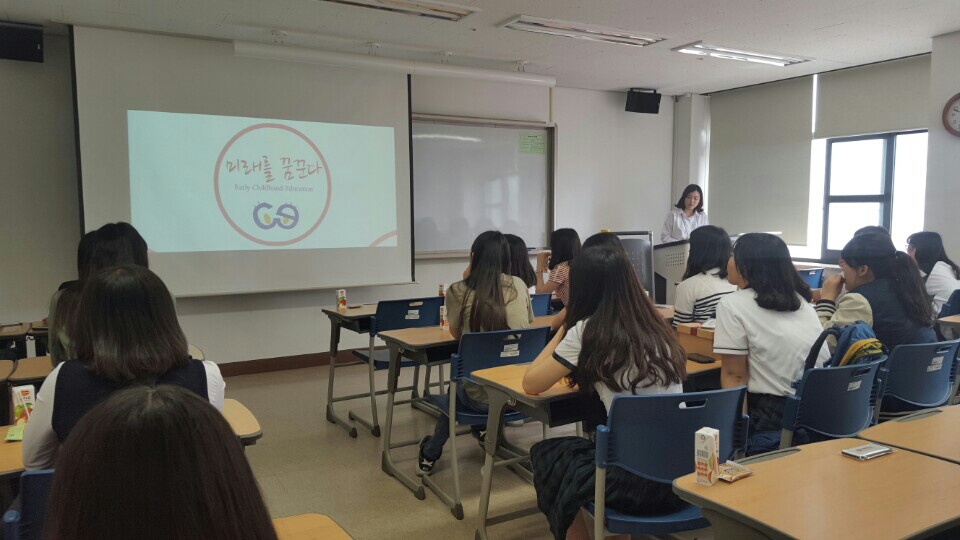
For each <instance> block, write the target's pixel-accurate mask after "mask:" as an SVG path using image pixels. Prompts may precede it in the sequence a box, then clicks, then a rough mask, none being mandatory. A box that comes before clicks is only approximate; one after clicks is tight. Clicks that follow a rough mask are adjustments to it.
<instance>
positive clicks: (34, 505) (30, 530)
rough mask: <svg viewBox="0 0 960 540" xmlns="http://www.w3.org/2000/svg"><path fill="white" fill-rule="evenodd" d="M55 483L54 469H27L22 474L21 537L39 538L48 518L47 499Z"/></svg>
mask: <svg viewBox="0 0 960 540" xmlns="http://www.w3.org/2000/svg"><path fill="white" fill-rule="evenodd" d="M52 483H53V469H45V470H40V471H26V472H24V473H23V474H22V475H21V476H20V503H21V510H20V526H19V530H20V539H21V540H34V539H37V540H39V539H40V538H41V537H42V536H43V523H44V521H46V518H47V499H48V498H49V496H50V485H51V484H52Z"/></svg>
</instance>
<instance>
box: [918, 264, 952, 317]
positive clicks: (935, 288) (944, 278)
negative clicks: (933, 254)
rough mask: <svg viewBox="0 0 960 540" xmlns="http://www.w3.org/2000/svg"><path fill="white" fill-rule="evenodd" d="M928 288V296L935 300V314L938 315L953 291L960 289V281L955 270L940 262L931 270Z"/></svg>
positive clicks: (928, 277)
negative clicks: (954, 273) (954, 272)
mask: <svg viewBox="0 0 960 540" xmlns="http://www.w3.org/2000/svg"><path fill="white" fill-rule="evenodd" d="M926 287H927V294H929V295H930V297H931V298H933V309H934V311H933V313H934V315H937V314H939V313H940V310H941V309H943V305H944V304H945V303H947V300H949V299H950V295H951V294H953V291H955V290H957V289H960V279H957V276H955V275H953V268H950V265H949V264H947V263H945V262H943V261H939V262H937V264H935V265H933V268H931V269H930V275H929V276H927V283H926Z"/></svg>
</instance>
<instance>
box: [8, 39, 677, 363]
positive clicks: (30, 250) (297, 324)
mask: <svg viewBox="0 0 960 540" xmlns="http://www.w3.org/2000/svg"><path fill="white" fill-rule="evenodd" d="M59 44H60V45H61V46H63V49H64V51H65V40H60V41H59ZM61 52H62V51H61ZM62 53H63V59H62V60H63V61H62V62H60V61H53V58H51V62H49V63H48V64H44V65H43V66H42V67H43V70H50V71H51V72H55V73H54V75H50V76H48V78H47V79H46V80H43V79H40V78H39V77H37V78H34V77H26V78H21V79H23V80H27V79H29V80H31V86H30V87H26V88H22V89H21V88H20V87H19V86H16V85H17V84H20V85H21V86H22V85H23V80H21V79H17V80H13V81H11V82H13V83H14V85H13V86H12V87H11V88H8V87H7V84H6V82H7V80H8V78H7V76H6V75H7V71H6V68H7V66H6V65H4V64H2V63H0V110H3V111H6V109H7V104H8V103H11V104H14V102H13V101H11V100H9V99H7V96H13V95H16V96H17V99H18V100H19V102H16V103H15V104H14V106H11V107H10V109H11V112H9V113H5V114H14V113H16V114H18V115H19V116H16V117H15V118H18V119H21V120H20V121H18V122H16V125H31V124H34V125H37V126H39V127H38V129H36V130H32V131H31V132H30V133H29V137H31V138H32V139H33V140H35V141H40V142H41V143H42V144H37V145H31V144H28V143H26V142H25V143H23V145H22V146H17V147H16V149H17V150H18V151H17V152H16V154H15V155H27V156H32V158H31V160H24V163H23V164H22V165H21V169H20V172H21V173H24V172H25V171H29V170H31V168H36V167H44V168H43V169H42V171H43V172H42V174H40V173H37V174H33V175H32V176H30V177H29V178H30V181H29V182H26V181H23V182H21V181H17V182H14V180H13V178H14V177H13V176H7V175H3V182H4V187H6V188H7V190H10V189H14V192H15V193H20V192H18V191H16V190H18V189H20V190H25V191H23V195H22V196H19V195H18V198H16V199H8V200H23V201H29V200H34V199H37V198H39V199H40V200H42V201H43V207H41V208H38V209H32V208H29V207H27V206H28V205H25V204H24V205H14V206H17V207H16V208H8V209H7V211H8V212H14V214H13V215H14V216H15V218H16V219H12V220H9V221H8V220H5V221H4V227H3V232H4V234H3V235H2V240H0V241H2V242H3V243H4V244H3V246H4V247H6V248H7V249H6V250H4V253H5V254H7V258H6V261H5V264H4V265H3V266H2V267H0V268H2V271H0V272H2V273H0V277H2V279H3V283H2V287H0V290H3V291H4V294H8V291H11V292H13V293H15V294H16V295H18V296H17V298H18V300H17V301H16V302H8V301H7V300H6V297H5V299H4V301H3V302H2V303H0V305H2V309H4V310H5V311H4V319H3V320H4V321H6V320H22V319H35V318H39V317H41V316H43V315H45V314H46V309H47V302H48V300H49V297H50V294H51V293H52V292H53V291H54V289H55V288H56V286H57V284H58V283H59V282H60V281H63V280H66V279H71V278H73V277H74V276H73V274H74V270H73V266H74V264H75V260H74V259H75V251H76V242H77V240H78V238H79V225H78V221H79V220H78V217H77V213H78V207H79V203H78V196H77V189H76V175H75V170H76V167H75V165H74V159H73V148H74V143H75V140H74V133H73V125H72V101H71V96H70V84H69V83H70V78H69V77H70V71H69V63H68V62H66V60H65V58H66V56H65V52H62ZM56 54H57V45H56V44H53V43H51V44H49V45H48V55H50V56H51V57H53V56H55V55H56ZM13 69H16V70H25V69H28V67H27V66H26V65H23V66H20V65H17V66H15V67H14V68H13ZM13 88H18V90H17V91H16V93H15V94H14V93H13V92H14V90H13ZM412 88H413V95H412V102H413V112H417V113H430V114H447V115H458V116H472V117H481V118H500V119H514V120H532V121H541V122H546V121H550V120H551V118H550V111H551V97H550V90H548V89H545V88H538V87H525V86H520V85H514V84H501V83H484V82H476V81H470V82H467V81H459V80H451V79H442V78H429V77H416V78H414V80H413V84H412ZM553 94H554V95H553V108H552V110H553V118H552V120H553V121H555V122H557V124H558V132H559V139H558V144H559V148H560V149H559V152H558V153H559V155H558V159H557V166H558V172H557V179H556V180H557V225H558V226H570V227H574V228H576V229H577V230H578V231H579V232H580V233H581V235H583V236H584V237H586V236H587V235H589V234H592V233H594V232H596V231H598V230H599V229H601V228H617V229H651V230H655V231H659V227H660V224H661V222H662V220H663V216H664V215H665V212H666V211H667V209H668V207H669V203H670V177H671V161H672V153H671V152H672V137H673V130H672V122H673V109H672V102H671V100H669V99H665V100H664V101H663V103H662V105H661V112H660V114H659V115H656V116H654V115H641V114H633V113H627V112H624V110H623V104H624V103H625V101H626V97H625V95H624V94H620V93H612V92H596V91H587V90H570V89H555V90H554V91H553ZM28 98H30V99H28ZM4 118H5V119H6V118H9V116H4ZM7 125H9V124H8V123H7V122H3V124H2V126H0V133H2V132H3V131H2V130H4V129H7V128H6V126H7ZM3 140H4V141H5V144H4V145H3V146H0V148H3V150H0V151H3V152H7V151H8V150H10V149H11V147H10V144H12V143H14V142H16V143H18V144H19V139H18V138H16V137H12V136H10V135H7V136H5V137H3ZM38 147H42V148H52V149H54V151H53V154H52V155H56V156H60V157H62V159H50V155H51V154H50V153H46V152H44V153H39V152H37V151H35V148H38ZM4 155H6V154H4ZM41 158H42V159H41ZM34 184H36V185H34ZM5 199H6V198H5ZM21 208H22V209H21ZM38 215H39V216H41V219H40V220H38V219H37V216H38ZM38 222H39V224H38ZM7 223H10V224H11V227H15V228H8V225H7ZM8 230H10V231H14V232H15V233H19V235H21V236H23V237H24V239H17V237H16V235H11V234H8V233H7V231H8ZM37 231H39V232H37ZM31 237H32V238H31ZM41 242H42V244H41ZM41 245H42V246H43V247H42V248H41V247H40V246H41ZM11 261H22V262H16V264H15V266H11V264H10V263H11ZM465 264H466V260H465V259H462V260H428V261H419V262H417V263H416V278H417V281H418V283H417V284H413V285H398V286H391V287H364V288H354V289H351V290H348V291H347V296H348V300H349V302H350V303H359V302H373V301H376V300H379V299H390V298H403V297H411V296H418V295H434V294H436V293H437V284H439V283H441V282H443V283H447V284H449V283H452V282H454V281H456V280H458V279H461V273H462V271H463V268H464V265H465ZM8 268H12V270H9V271H8ZM305 271H306V270H305ZM31 275H32V276H38V277H37V278H36V279H31V280H30V281H29V283H28V284H27V285H28V286H27V287H20V286H19V284H20V283H23V279H20V278H21V277H22V276H31ZM40 277H42V279H40ZM18 280H19V281H18ZM8 283H14V284H15V285H14V287H10V286H9V285H8ZM334 296H335V292H334V291H332V290H324V291H303V292H290V293H270V294H250V295H235V296H222V297H203V298H181V299H180V300H179V301H178V306H177V308H178V311H179V314H180V320H181V324H182V325H183V328H184V330H185V331H186V333H187V337H188V338H189V340H190V341H191V343H194V344H196V345H198V346H200V347H201V348H203V349H204V352H205V354H206V356H207V358H208V359H211V360H214V361H216V362H219V363H225V362H236V361H245V360H253V359H260V358H272V357H280V356H291V355H297V354H306V353H316V352H324V351H327V350H329V340H330V337H329V323H328V321H327V319H326V317H324V316H323V314H322V313H321V311H320V307H321V306H325V305H330V304H332V303H334V301H335V299H334ZM365 345H366V337H365V336H358V335H356V334H353V333H351V332H344V333H343V336H342V339H341V345H340V346H341V349H344V348H355V347H362V346H365Z"/></svg>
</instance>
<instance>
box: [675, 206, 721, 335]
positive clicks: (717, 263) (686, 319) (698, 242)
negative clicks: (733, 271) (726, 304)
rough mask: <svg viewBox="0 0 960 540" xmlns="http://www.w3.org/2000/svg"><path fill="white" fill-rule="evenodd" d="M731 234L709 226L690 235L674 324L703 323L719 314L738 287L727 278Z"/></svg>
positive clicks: (678, 286) (676, 298) (676, 303)
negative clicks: (688, 251) (726, 298)
mask: <svg viewBox="0 0 960 540" xmlns="http://www.w3.org/2000/svg"><path fill="white" fill-rule="evenodd" d="M731 251H732V247H731V246H730V236H728V235H727V231H725V230H723V229H721V228H720V227H714V226H713V225H707V226H705V227H700V228H699V229H696V230H694V231H693V232H692V233H691V234H690V256H689V257H688V258H687V270H686V272H684V274H683V281H681V282H680V284H679V285H677V294H676V297H675V300H674V302H673V304H674V305H673V308H674V311H675V314H674V316H673V325H674V326H676V325H678V324H681V323H693V322H703V321H706V320H707V319H713V318H716V316H717V304H718V303H719V302H720V299H721V298H723V297H724V296H726V295H728V294H730V293H732V292H733V291H735V290H737V286H736V285H733V284H732V283H730V282H729V281H727V262H728V261H729V260H730V252H731Z"/></svg>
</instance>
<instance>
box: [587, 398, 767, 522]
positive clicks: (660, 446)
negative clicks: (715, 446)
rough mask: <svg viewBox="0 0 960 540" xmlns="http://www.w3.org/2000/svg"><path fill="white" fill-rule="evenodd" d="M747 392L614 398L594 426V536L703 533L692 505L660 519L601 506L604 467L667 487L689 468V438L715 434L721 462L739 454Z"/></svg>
mask: <svg viewBox="0 0 960 540" xmlns="http://www.w3.org/2000/svg"><path fill="white" fill-rule="evenodd" d="M746 395H747V388H746V387H745V386H740V387H737V388H729V389H726V390H713V391H710V392H696V393H690V394H661V395H655V396H617V397H615V398H613V404H612V405H611V406H610V414H609V415H608V417H607V425H605V426H603V425H601V426H597V455H596V464H597V469H596V475H597V476H596V482H595V484H596V488H595V491H594V503H591V504H588V505H587V507H586V509H587V511H589V512H591V513H592V514H593V515H594V521H593V525H594V538H595V539H599V538H604V537H606V536H610V535H613V534H630V535H666V534H671V533H676V532H681V531H689V530H694V529H702V528H704V527H709V526H710V523H709V522H708V521H707V520H706V519H705V518H704V517H703V515H702V514H701V513H700V510H699V509H698V508H696V507H695V506H692V505H687V506H685V507H684V508H683V509H682V510H679V511H677V512H674V513H672V514H667V515H661V516H633V515H628V514H623V513H621V512H617V511H616V510H612V509H608V508H607V507H606V468H607V467H609V466H611V465H615V466H617V467H620V468H622V469H624V470H626V471H629V472H631V473H633V474H635V475H637V476H640V477H642V478H646V479H647V480H653V481H655V482H663V483H666V484H669V483H672V482H673V481H674V479H676V478H679V477H681V476H684V475H686V474H690V473H691V472H693V470H694V459H693V457H694V446H695V440H694V434H695V433H696V432H697V430H699V429H700V428H703V427H705V426H706V427H712V428H715V429H718V430H719V431H720V456H719V457H720V461H721V463H722V462H723V461H726V460H727V459H731V458H733V457H734V454H735V453H736V452H737V451H742V450H744V447H745V445H746V440H747V425H748V423H749V418H748V417H747V416H746V415H745V414H743V401H744V399H746Z"/></svg>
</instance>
